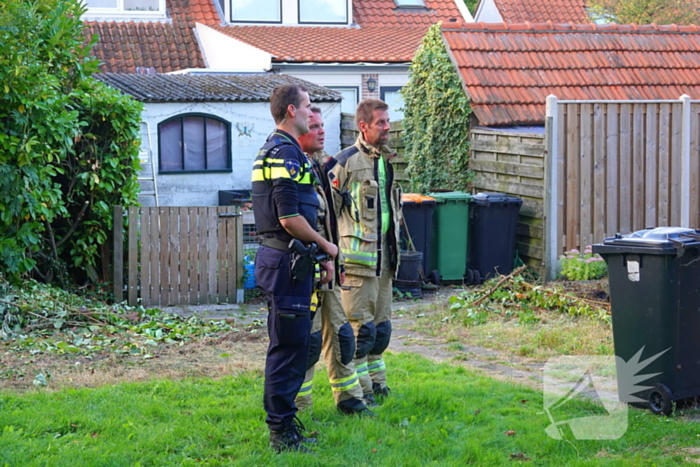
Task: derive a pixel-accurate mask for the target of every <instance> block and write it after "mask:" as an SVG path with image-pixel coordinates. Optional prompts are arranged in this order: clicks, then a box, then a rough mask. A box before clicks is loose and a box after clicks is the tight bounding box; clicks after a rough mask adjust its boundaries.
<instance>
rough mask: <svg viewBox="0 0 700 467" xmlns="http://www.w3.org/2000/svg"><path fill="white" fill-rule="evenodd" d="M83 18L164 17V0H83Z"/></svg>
mask: <svg viewBox="0 0 700 467" xmlns="http://www.w3.org/2000/svg"><path fill="white" fill-rule="evenodd" d="M83 1H84V2H85V6H86V7H87V12H86V13H85V14H84V15H83V17H85V18H90V17H92V18H94V17H107V18H130V19H138V18H164V17H165V0H83Z"/></svg>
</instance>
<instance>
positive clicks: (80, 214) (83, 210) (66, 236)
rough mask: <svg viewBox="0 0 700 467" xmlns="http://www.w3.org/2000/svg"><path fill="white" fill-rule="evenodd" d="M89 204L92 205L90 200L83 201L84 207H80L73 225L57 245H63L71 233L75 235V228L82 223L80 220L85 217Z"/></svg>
mask: <svg viewBox="0 0 700 467" xmlns="http://www.w3.org/2000/svg"><path fill="white" fill-rule="evenodd" d="M88 206H90V201H85V203H83V207H82V208H81V209H80V212H79V213H78V216H77V217H76V218H75V221H74V222H73V225H71V226H70V229H68V232H66V234H65V235H64V236H63V238H61V240H59V242H58V244H57V245H56V247H59V246H61V245H63V244H64V243H65V242H66V240H68V238H70V236H71V235H73V232H75V229H77V228H78V225H79V224H80V221H81V220H82V219H83V216H84V215H85V211H86V210H87V208H88Z"/></svg>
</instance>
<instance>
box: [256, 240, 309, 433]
mask: <svg viewBox="0 0 700 467" xmlns="http://www.w3.org/2000/svg"><path fill="white" fill-rule="evenodd" d="M255 280H256V281H257V283H258V286H260V288H262V290H263V291H264V292H265V295H266V298H267V306H268V310H269V313H268V317H267V332H268V334H269V336H270V346H269V347H268V349H267V359H266V360H265V392H264V396H263V398H264V400H263V403H264V406H265V411H266V412H267V418H266V420H265V421H266V422H267V425H268V427H269V428H270V429H271V430H279V429H281V428H283V427H285V426H287V425H289V424H291V423H292V420H293V419H294V415H295V414H296V412H297V407H296V405H295V404H294V398H295V397H296V395H297V393H298V392H299V389H300V388H301V385H302V383H303V382H304V375H305V374H306V369H307V361H308V358H309V335H310V333H311V320H312V318H313V317H312V316H311V311H310V308H309V306H310V304H311V292H312V288H313V271H310V272H309V275H308V277H307V278H306V279H304V280H302V281H298V282H292V278H291V267H290V253H288V252H285V251H281V250H277V249H275V248H270V247H266V246H261V247H260V248H259V249H258V253H257V255H256V256H255Z"/></svg>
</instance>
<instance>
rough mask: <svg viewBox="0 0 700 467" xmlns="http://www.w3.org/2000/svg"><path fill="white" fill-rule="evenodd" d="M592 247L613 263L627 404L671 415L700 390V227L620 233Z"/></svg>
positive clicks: (621, 386) (619, 364) (620, 375)
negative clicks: (699, 335) (699, 334)
mask: <svg viewBox="0 0 700 467" xmlns="http://www.w3.org/2000/svg"><path fill="white" fill-rule="evenodd" d="M593 252H594V253H598V254H600V255H601V256H602V257H603V259H604V260H605V262H606V263H607V265H608V278H609V281H610V299H611V305H612V307H611V308H612V326H613V340H614V347H615V356H616V358H615V361H616V368H617V382H618V393H619V396H620V401H622V402H628V403H633V404H634V403H641V404H642V405H646V406H648V407H649V408H650V409H651V411H652V412H654V413H661V414H665V415H668V414H670V413H671V412H672V410H673V402H675V401H680V400H682V399H687V398H690V397H695V396H699V395H700V339H698V333H699V332H700V231H697V230H693V229H688V228H683V227H658V228H655V229H646V230H640V231H637V232H634V233H632V234H629V235H626V236H623V235H620V234H618V235H616V236H615V237H612V238H606V239H605V241H604V242H603V243H602V244H596V245H593ZM635 375H636V376H635ZM640 375H645V376H646V375H648V377H647V378H640Z"/></svg>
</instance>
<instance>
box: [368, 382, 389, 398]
mask: <svg viewBox="0 0 700 467" xmlns="http://www.w3.org/2000/svg"><path fill="white" fill-rule="evenodd" d="M372 391H373V392H374V395H375V396H376V397H388V396H389V394H390V393H391V389H389V386H384V387H381V386H380V385H379V383H372Z"/></svg>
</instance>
